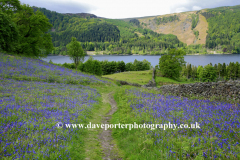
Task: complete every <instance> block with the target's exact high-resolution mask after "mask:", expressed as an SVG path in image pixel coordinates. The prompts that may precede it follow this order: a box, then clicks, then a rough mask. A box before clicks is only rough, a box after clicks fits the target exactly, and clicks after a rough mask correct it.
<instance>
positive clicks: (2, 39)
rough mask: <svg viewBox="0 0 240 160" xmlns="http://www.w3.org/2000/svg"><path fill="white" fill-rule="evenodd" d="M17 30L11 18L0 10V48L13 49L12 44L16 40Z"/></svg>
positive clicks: (17, 36)
mask: <svg viewBox="0 0 240 160" xmlns="http://www.w3.org/2000/svg"><path fill="white" fill-rule="evenodd" d="M18 38H19V32H18V30H17V27H16V25H15V23H13V22H12V20H11V18H10V17H9V16H8V15H7V14H5V13H3V12H0V48H1V49H2V50H4V51H7V52H9V51H13V50H14V45H15V44H16V43H17V42H18Z"/></svg>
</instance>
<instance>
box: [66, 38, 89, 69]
mask: <svg viewBox="0 0 240 160" xmlns="http://www.w3.org/2000/svg"><path fill="white" fill-rule="evenodd" d="M67 52H68V55H69V56H70V58H71V59H72V60H73V62H74V63H75V65H76V67H77V66H78V64H79V63H80V62H83V61H84V57H85V54H84V51H83V49H82V46H81V44H80V43H79V42H78V41H77V39H76V38H75V37H72V41H71V42H70V43H69V44H68V45H67Z"/></svg>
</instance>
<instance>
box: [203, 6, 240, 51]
mask: <svg viewBox="0 0 240 160" xmlns="http://www.w3.org/2000/svg"><path fill="white" fill-rule="evenodd" d="M202 15H203V16H205V18H206V19H207V21H208V24H209V28H208V35H207V40H206V47H208V48H216V47H217V48H221V49H222V50H223V52H231V53H240V6H239V5H238V6H234V7H221V8H215V9H209V10H207V11H206V12H203V13H202Z"/></svg>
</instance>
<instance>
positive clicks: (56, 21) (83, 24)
mask: <svg viewBox="0 0 240 160" xmlns="http://www.w3.org/2000/svg"><path fill="white" fill-rule="evenodd" d="M33 8H34V10H37V9H39V10H40V11H42V12H43V13H44V14H45V15H46V16H47V17H48V18H49V20H50V22H51V23H52V25H53V28H52V30H51V35H52V39H53V43H54V46H55V47H59V46H62V47H60V50H62V48H64V47H63V46H66V44H68V43H69V42H70V40H71V37H73V36H74V37H77V39H78V41H80V42H88V43H86V44H85V45H83V47H85V50H95V49H97V50H100V51H103V50H108V51H114V52H115V51H116V53H122V52H126V51H127V50H130V52H131V53H140V52H141V53H142V54H145V53H146V51H147V53H152V54H158V53H159V51H160V52H161V53H165V49H167V48H177V47H183V46H185V45H188V46H189V45H197V46H199V45H200V48H201V46H203V47H204V46H205V47H206V48H208V49H216V50H221V51H223V52H229V53H240V5H238V6H233V7H219V8H214V9H203V10H199V11H191V12H182V13H173V14H167V15H161V16H151V17H142V18H128V19H107V18H100V17H97V16H96V15H93V14H89V13H74V14H73V13H66V14H60V13H57V12H53V11H49V10H47V9H45V8H36V7H33ZM90 42H91V43H90ZM89 46H90V47H89ZM136 47H137V48H136ZM193 48H194V47H193ZM195 48H196V47H195ZM63 50H64V49H63ZM120 50H121V52H119V51H120ZM130 52H129V53H130ZM197 53H198V52H197Z"/></svg>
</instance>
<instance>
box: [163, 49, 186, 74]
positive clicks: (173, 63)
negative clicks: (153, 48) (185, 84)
mask: <svg viewBox="0 0 240 160" xmlns="http://www.w3.org/2000/svg"><path fill="white" fill-rule="evenodd" d="M185 54H186V53H185V52H184V51H183V50H181V49H179V50H176V49H171V50H170V51H169V53H168V55H163V56H161V58H160V59H159V70H160V72H161V74H162V75H163V76H164V77H169V78H179V76H180V71H181V69H182V66H183V65H184V64H185V63H186V62H185V61H184V57H183V56H184V55H185Z"/></svg>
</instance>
